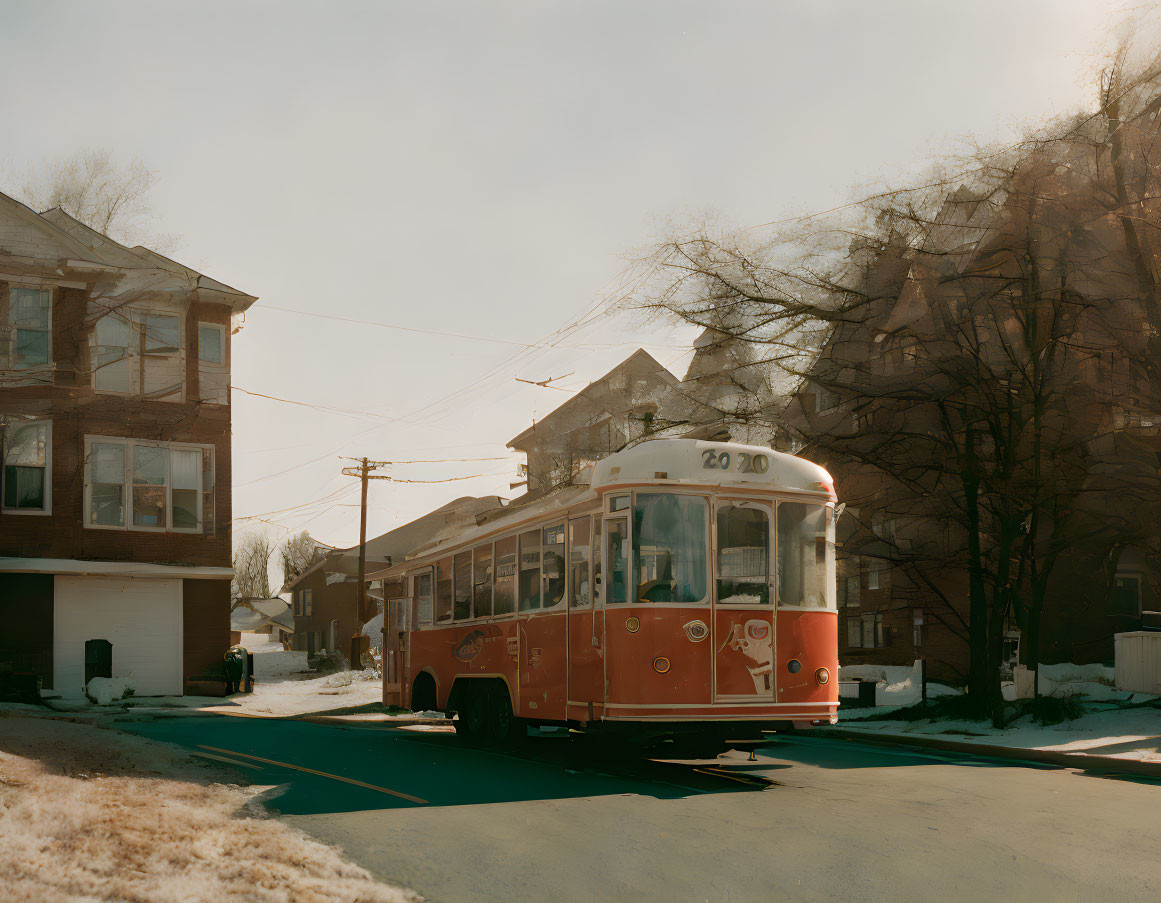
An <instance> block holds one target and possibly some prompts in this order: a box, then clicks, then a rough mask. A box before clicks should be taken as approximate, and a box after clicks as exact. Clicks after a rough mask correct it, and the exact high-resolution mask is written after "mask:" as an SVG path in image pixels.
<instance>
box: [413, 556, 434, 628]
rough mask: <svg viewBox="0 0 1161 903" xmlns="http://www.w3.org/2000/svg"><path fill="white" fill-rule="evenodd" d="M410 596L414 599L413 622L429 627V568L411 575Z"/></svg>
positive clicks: (430, 595)
mask: <svg viewBox="0 0 1161 903" xmlns="http://www.w3.org/2000/svg"><path fill="white" fill-rule="evenodd" d="M411 596H412V598H413V599H415V623H416V625H417V626H419V627H430V626H431V623H432V620H431V615H432V610H431V603H432V593H431V568H428V569H427V570H424V571H420V572H419V573H418V574H412V576H411Z"/></svg>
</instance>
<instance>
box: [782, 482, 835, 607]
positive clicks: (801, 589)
mask: <svg viewBox="0 0 1161 903" xmlns="http://www.w3.org/2000/svg"><path fill="white" fill-rule="evenodd" d="M828 578H829V579H828ZM833 586H834V523H833V519H832V517H831V510H830V509H829V508H826V507H824V506H822V505H806V504H803V503H801V502H779V503H778V604H779V605H786V606H792V607H797V608H833V607H834V604H835V601H834V592H833V589H832V587H833Z"/></svg>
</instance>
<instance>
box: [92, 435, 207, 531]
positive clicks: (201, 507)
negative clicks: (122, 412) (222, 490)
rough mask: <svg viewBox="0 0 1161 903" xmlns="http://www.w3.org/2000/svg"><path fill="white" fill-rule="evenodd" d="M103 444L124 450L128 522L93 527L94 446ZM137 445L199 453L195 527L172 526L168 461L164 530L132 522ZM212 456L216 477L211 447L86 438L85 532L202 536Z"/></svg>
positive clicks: (105, 437)
mask: <svg viewBox="0 0 1161 903" xmlns="http://www.w3.org/2000/svg"><path fill="white" fill-rule="evenodd" d="M94 442H96V443H99V444H102V445H122V446H123V447H124V448H125V469H124V474H123V482H122V484H121V485H122V486H124V487H125V523H124V524H121V525H117V524H94V523H92V522H91V521H92V513H93V511H92V509H93V492H92V490H93V481H92V446H93V443H94ZM136 446H142V447H149V448H165V449H167V450H169V451H196V452H199V454H201V455H202V457H201V460H202V462H203V464H202V466H201V467H199V468H198V488H197V500H198V517H197V524H196V525H195V526H193V527H174V526H173V525H172V524H173V477H172V473H170V472H169V461H168V459H167V460H166V468H167V475H166V481H165V519H166V524H165V526H163V527H142V526H137V525H135V524H134V523H133V449H134V447H136ZM207 450H208V451H209V453H210V473H211V474H213V475H215V476H216V474H217V459H216V454H215V449H214V447H213V446H212V445H197V444H194V443H191V442H158V441H154V440H151V439H130V438H126V437H124V436H90V435H86V436H85V490H84V491H85V498H84V512H83V516H84V519H85V529H86V530H117V531H120V532H125V531H130V532H134V533H182V534H185V535H187V536H194V535H199V534H201V533H202V532H203V530H204V529H205V493H206V485H205V466H204V461H205V458H204V452H206V451H207Z"/></svg>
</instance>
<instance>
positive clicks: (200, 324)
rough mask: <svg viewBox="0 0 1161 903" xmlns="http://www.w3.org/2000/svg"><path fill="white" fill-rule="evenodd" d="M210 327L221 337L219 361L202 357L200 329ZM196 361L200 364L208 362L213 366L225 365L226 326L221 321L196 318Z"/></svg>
mask: <svg viewBox="0 0 1161 903" xmlns="http://www.w3.org/2000/svg"><path fill="white" fill-rule="evenodd" d="M203 329H212V330H214V331H215V332H217V333H218V334H219V335H220V336H221V337H222V359H221V360H220V361H210V360H206V359H205V358H204V357H202V330H203ZM198 361H199V363H202V364H209V365H210V366H213V367H219V366H220V367H224V366H226V327H225V326H224V325H222V324H221V323H206V322H204V321H203V320H198Z"/></svg>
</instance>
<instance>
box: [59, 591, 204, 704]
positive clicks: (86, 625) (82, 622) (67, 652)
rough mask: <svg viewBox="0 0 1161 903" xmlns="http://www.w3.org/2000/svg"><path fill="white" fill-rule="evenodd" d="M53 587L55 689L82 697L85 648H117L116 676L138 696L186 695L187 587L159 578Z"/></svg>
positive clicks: (115, 655)
mask: <svg viewBox="0 0 1161 903" xmlns="http://www.w3.org/2000/svg"><path fill="white" fill-rule="evenodd" d="M53 582H54V593H53V601H54V606H53V608H54V614H53V685H54V687H55V688H56V690H57V692H59V693H61V694H62V695H63V696H65V697H75V696H80V695H82V693H83V687H84V682H85V643H86V642H87V641H88V640H96V639H101V640H108V641H109V642H110V643H112V644H113V650H112V651H113V676H114V677H131V678H132V679H133V682H134V685H135V686H136V695H138V696H179V695H181V692H182V581H181V580H180V579H173V578H156V577H68V576H60V575H58V576H57V577H56V578H55V580H54V581H53Z"/></svg>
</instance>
